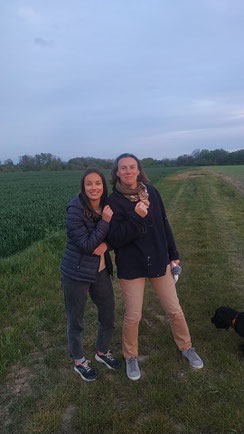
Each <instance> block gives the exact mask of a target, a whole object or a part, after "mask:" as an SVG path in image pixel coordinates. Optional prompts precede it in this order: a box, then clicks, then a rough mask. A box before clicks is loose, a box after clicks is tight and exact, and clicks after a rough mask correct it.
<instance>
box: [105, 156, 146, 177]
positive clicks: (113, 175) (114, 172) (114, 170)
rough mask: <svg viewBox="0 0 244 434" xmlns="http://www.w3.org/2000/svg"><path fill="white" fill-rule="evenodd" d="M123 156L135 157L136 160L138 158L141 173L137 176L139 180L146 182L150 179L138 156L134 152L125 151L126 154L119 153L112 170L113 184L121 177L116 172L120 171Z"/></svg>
mask: <svg viewBox="0 0 244 434" xmlns="http://www.w3.org/2000/svg"><path fill="white" fill-rule="evenodd" d="M122 158H134V160H136V162H137V165H138V169H139V171H140V173H139V175H138V176H137V179H138V181H142V182H144V183H145V184H146V183H147V182H148V181H149V179H148V177H147V175H146V174H145V172H144V170H143V168H142V165H141V162H140V160H138V158H137V157H136V156H135V155H134V154H128V153H125V154H121V155H119V156H118V157H117V158H116V160H115V162H114V165H113V168H112V170H111V179H110V183H111V184H113V185H115V184H116V182H117V181H118V179H119V177H118V176H117V175H116V173H117V171H118V166H119V160H121V159H122Z"/></svg>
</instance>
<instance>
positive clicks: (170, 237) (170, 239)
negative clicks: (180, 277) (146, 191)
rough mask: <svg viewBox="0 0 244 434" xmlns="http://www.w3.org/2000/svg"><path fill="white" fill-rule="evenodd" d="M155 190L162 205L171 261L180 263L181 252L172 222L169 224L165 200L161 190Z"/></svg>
mask: <svg viewBox="0 0 244 434" xmlns="http://www.w3.org/2000/svg"><path fill="white" fill-rule="evenodd" d="M155 191H156V194H157V198H158V201H159V205H160V208H161V213H162V218H163V224H164V229H165V233H166V238H167V242H168V253H169V259H170V261H171V262H172V261H174V262H176V261H177V263H179V262H180V261H179V262H178V260H179V253H178V251H177V249H176V245H175V240H174V236H173V232H172V230H171V227H170V224H169V221H168V218H167V215H166V212H165V208H164V204H163V201H162V198H161V196H160V194H159V192H158V191H157V190H156V189H155Z"/></svg>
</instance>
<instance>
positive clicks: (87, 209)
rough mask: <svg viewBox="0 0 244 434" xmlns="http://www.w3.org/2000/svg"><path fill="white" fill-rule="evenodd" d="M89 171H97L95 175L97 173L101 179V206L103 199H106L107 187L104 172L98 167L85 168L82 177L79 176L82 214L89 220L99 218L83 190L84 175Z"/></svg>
mask: <svg viewBox="0 0 244 434" xmlns="http://www.w3.org/2000/svg"><path fill="white" fill-rule="evenodd" d="M90 173H97V175H99V176H100V177H101V179H102V183H103V194H102V196H101V199H100V205H101V207H102V208H103V206H104V203H105V200H106V199H107V196H108V189H107V184H106V180H105V177H104V174H103V173H102V172H101V171H100V170H99V169H95V168H90V169H86V170H85V172H84V173H83V175H82V177H81V181H80V187H81V188H80V199H81V201H82V205H83V208H84V215H85V216H86V217H88V218H89V219H91V220H99V219H100V218H101V216H100V215H99V214H98V213H97V212H96V211H95V210H94V209H93V208H92V206H91V204H90V201H89V199H88V197H87V195H86V191H85V177H86V176H87V175H89V174H90Z"/></svg>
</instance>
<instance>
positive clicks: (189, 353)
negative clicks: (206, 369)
mask: <svg viewBox="0 0 244 434" xmlns="http://www.w3.org/2000/svg"><path fill="white" fill-rule="evenodd" d="M181 352H182V354H183V356H185V357H186V358H187V359H188V361H189V363H190V365H191V366H192V367H193V368H196V369H202V368H203V361H202V359H201V357H199V355H198V354H197V353H196V351H195V348H194V347H191V348H189V350H185V351H181Z"/></svg>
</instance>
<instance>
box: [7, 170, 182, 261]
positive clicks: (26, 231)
mask: <svg viewBox="0 0 244 434" xmlns="http://www.w3.org/2000/svg"><path fill="white" fill-rule="evenodd" d="M179 170H180V169H177V171H179ZM175 171H176V169H175V168H174V169H173V168H168V169H161V168H160V169H153V170H152V169H149V170H148V176H149V177H150V178H151V181H152V182H154V180H155V179H156V178H157V177H158V176H167V175H169V174H170V173H173V172H175ZM104 173H105V176H106V178H107V180H108V179H109V176H110V170H105V171H104ZM81 174H82V172H81V171H62V172H26V173H22V172H21V173H19V172H15V173H0V185H1V189H0V222H1V234H0V257H5V256H8V255H12V254H14V253H16V252H18V251H21V250H23V249H25V248H26V247H28V246H29V245H30V244H31V243H32V242H33V241H37V240H41V239H43V238H45V237H47V236H50V235H51V234H53V233H55V232H57V231H59V230H60V229H63V228H64V225H65V217H66V204H67V203H68V202H69V201H70V200H71V199H72V197H73V196H74V195H75V194H77V193H78V192H79V189H80V178H81ZM109 188H111V187H109Z"/></svg>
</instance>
